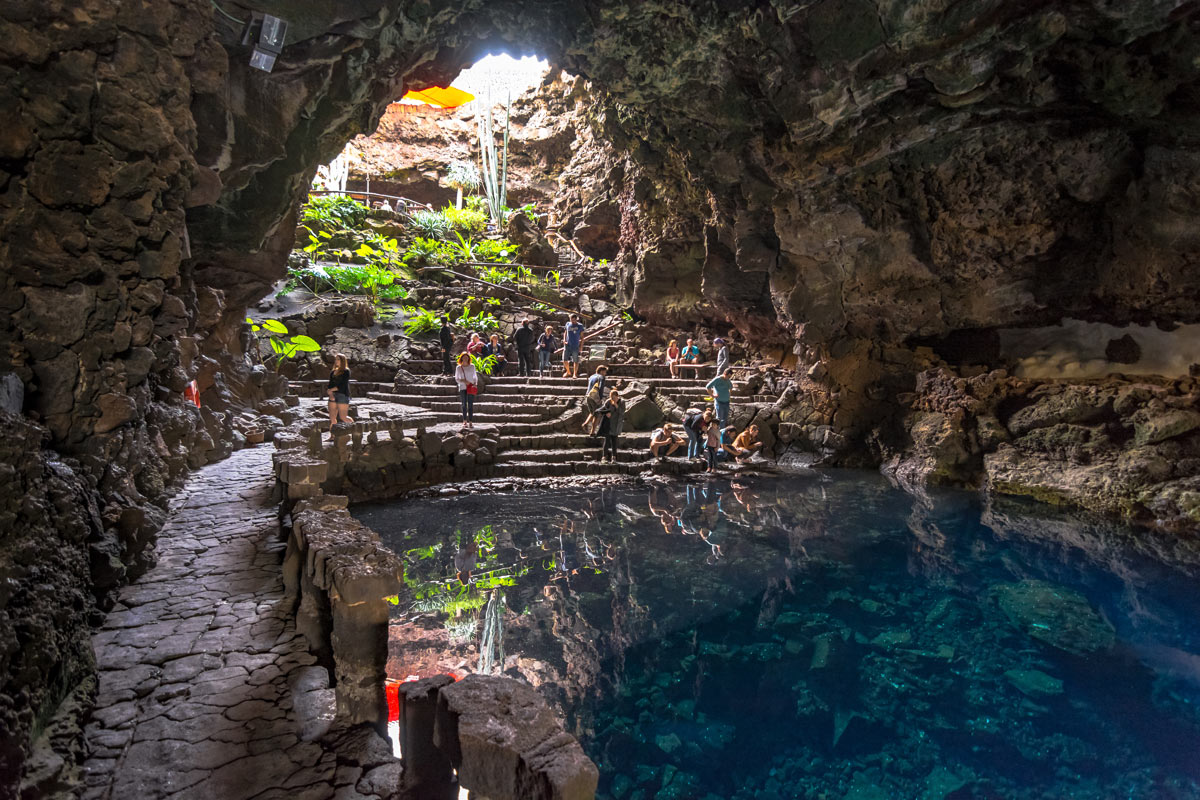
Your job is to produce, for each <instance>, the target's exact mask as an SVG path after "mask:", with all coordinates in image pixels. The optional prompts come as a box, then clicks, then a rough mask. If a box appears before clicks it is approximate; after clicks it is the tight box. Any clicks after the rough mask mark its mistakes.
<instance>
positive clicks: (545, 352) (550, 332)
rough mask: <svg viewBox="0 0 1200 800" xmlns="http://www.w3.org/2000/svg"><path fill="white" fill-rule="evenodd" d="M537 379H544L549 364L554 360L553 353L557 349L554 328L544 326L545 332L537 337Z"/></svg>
mask: <svg viewBox="0 0 1200 800" xmlns="http://www.w3.org/2000/svg"><path fill="white" fill-rule="evenodd" d="M537 349H538V377H539V378H544V377H546V371H547V370H549V369H550V362H551V360H552V359H553V358H554V351H555V350H557V349H558V342H557V341H556V340H555V338H554V327H553V326H551V325H547V326H546V332H545V333H543V334H542V335H541V336H539V337H538V340H537Z"/></svg>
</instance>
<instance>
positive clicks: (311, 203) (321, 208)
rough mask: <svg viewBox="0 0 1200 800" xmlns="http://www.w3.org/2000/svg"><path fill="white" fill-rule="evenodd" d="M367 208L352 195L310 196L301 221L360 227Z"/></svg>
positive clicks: (341, 226) (353, 227)
mask: <svg viewBox="0 0 1200 800" xmlns="http://www.w3.org/2000/svg"><path fill="white" fill-rule="evenodd" d="M368 210H369V209H368V208H367V207H366V206H365V205H363V204H362V203H360V202H358V201H357V200H355V199H354V198H352V197H347V196H346V195H341V194H331V195H325V196H317V197H310V198H309V199H308V203H307V204H306V205H305V206H304V211H303V213H302V215H301V217H300V221H301V222H317V223H321V224H324V225H332V226H335V227H338V228H347V229H355V228H361V227H362V225H363V223H364V222H366V219H367V211H368Z"/></svg>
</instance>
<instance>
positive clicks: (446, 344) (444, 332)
mask: <svg viewBox="0 0 1200 800" xmlns="http://www.w3.org/2000/svg"><path fill="white" fill-rule="evenodd" d="M438 341H440V342H441V343H442V374H443V375H449V374H451V373H452V372H454V368H453V367H451V366H450V348H452V347H454V331H453V330H451V328H450V320H448V319H443V320H442V329H441V330H440V331H438Z"/></svg>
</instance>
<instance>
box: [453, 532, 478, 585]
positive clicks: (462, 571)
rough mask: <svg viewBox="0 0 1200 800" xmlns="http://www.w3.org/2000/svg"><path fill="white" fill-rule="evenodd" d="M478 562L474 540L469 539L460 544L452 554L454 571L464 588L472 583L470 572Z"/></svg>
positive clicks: (476, 546)
mask: <svg viewBox="0 0 1200 800" xmlns="http://www.w3.org/2000/svg"><path fill="white" fill-rule="evenodd" d="M478 561H479V545H478V544H476V543H475V538H474V537H471V538H470V539H468V540H467V541H466V543H464V544H460V545H459V547H458V550H457V551H456V552H455V553H454V571H455V572H456V573H458V582H459V583H461V584H463V585H464V586H466V585H467V584H468V583H471V582H472V580H473V579H472V578H471V570H473V569H475V564H476V563H477V562H478Z"/></svg>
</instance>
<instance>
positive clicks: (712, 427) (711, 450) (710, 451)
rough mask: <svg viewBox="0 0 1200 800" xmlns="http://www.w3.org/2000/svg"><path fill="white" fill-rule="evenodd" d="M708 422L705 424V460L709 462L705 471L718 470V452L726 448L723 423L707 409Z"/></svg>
mask: <svg viewBox="0 0 1200 800" xmlns="http://www.w3.org/2000/svg"><path fill="white" fill-rule="evenodd" d="M704 414H705V416H706V417H708V422H707V423H706V424H705V426H704V460H705V461H706V462H707V463H708V469H706V470H705V472H716V471H717V454H718V453H719V452H721V451H722V450H724V449H725V448H724V447H722V445H721V423H719V422H717V421H716V420H715V419H713V418H712V416H710V415H709V412H708V411H707V410H705V412H704Z"/></svg>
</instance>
